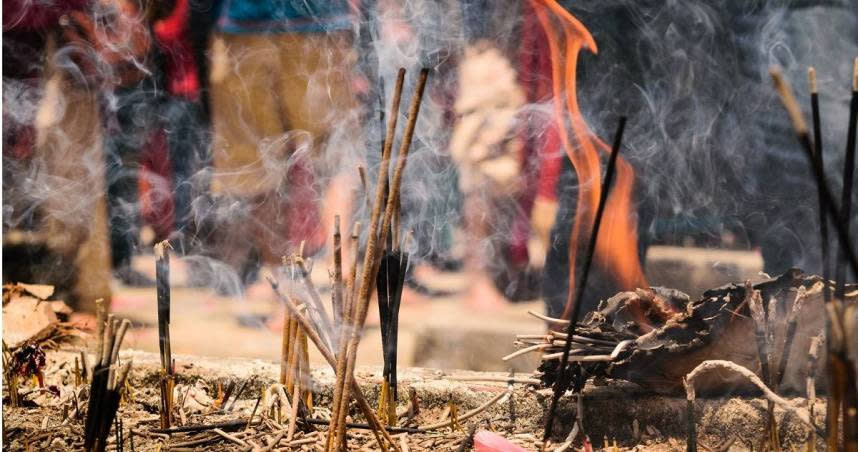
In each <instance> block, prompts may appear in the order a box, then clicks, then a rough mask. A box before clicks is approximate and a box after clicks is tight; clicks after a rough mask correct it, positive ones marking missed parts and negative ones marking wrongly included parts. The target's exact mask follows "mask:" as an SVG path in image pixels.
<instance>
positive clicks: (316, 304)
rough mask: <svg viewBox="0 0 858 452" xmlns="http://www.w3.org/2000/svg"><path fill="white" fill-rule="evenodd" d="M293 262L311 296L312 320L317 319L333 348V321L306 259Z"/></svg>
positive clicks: (293, 259)
mask: <svg viewBox="0 0 858 452" xmlns="http://www.w3.org/2000/svg"><path fill="white" fill-rule="evenodd" d="M301 243H302V246H301V248H302V249H303V243H304V242H301ZM292 261H293V262H294V263H295V264H297V265H298V269H299V270H300V271H299V273H300V274H301V279H302V280H303V281H304V287H306V288H307V293H308V294H309V295H310V303H308V307H309V313H310V318H315V319H316V324H317V325H316V326H317V327H318V328H319V333H320V335H321V337H322V338H323V339H325V343H327V344H328V346H331V347H332V346H333V344H335V342H334V341H333V338H332V332H333V326H332V325H331V319H330V317H328V312H327V311H326V310H325V306H324V305H323V304H322V297H321V296H319V291H318V290H316V285H315V284H313V280H312V279H311V278H310V270H309V269H308V268H307V263H306V262H305V261H304V257H303V255H301V254H299V255H297V256H294V257H293V258H292Z"/></svg>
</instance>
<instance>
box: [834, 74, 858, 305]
mask: <svg viewBox="0 0 858 452" xmlns="http://www.w3.org/2000/svg"><path fill="white" fill-rule="evenodd" d="M856 124H858V58H856V59H855V63H854V66H853V72H852V100H851V101H850V103H849V125H848V129H847V130H848V132H847V135H846V157H845V159H844V162H843V193H842V196H841V201H840V222H841V224H843V226H844V227H845V228H846V230H847V231H848V230H849V223H850V220H851V219H852V217H851V215H852V186H853V184H854V179H855V129H856ZM843 248H844V247H843V246H841V247H840V248H839V249H838V252H837V261H835V267H834V268H835V270H834V271H835V273H834V279H835V280H836V281H837V285H836V286H835V290H834V296H835V298H837V299H838V300H841V301H842V300H843V297H844V295H845V288H846V268H845V267H844V265H843V264H844V256H843V252H844V249H843ZM852 271H853V273H858V270H856V269H855V268H853V269H852Z"/></svg>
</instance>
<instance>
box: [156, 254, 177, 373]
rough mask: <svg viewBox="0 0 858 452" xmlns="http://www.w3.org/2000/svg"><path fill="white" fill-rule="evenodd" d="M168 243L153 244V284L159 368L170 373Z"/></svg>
mask: <svg viewBox="0 0 858 452" xmlns="http://www.w3.org/2000/svg"><path fill="white" fill-rule="evenodd" d="M169 247H170V243H169V242H167V241H163V242H161V243H158V244H157V245H155V255H156V256H158V260H157V261H156V262H155V286H156V289H157V293H158V346H159V348H160V351H161V369H162V370H164V372H165V373H170V372H169V370H170V363H171V362H172V359H173V358H172V353H171V352H170V254H169V252H168V251H167V248H169Z"/></svg>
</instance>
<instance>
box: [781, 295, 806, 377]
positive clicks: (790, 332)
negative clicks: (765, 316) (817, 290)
mask: <svg viewBox="0 0 858 452" xmlns="http://www.w3.org/2000/svg"><path fill="white" fill-rule="evenodd" d="M806 298H807V289H805V288H804V286H799V288H798V289H797V290H796V294H795V301H793V302H792V309H790V311H789V314H788V315H787V329H786V338H785V339H784V349H783V351H782V352H781V359H780V361H779V363H778V368H777V373H776V374H775V385H774V388H773V389H774V390H775V391H777V389H778V388H779V387H780V385H781V383H782V382H783V379H784V374H785V373H786V367H787V362H788V360H789V354H790V351H791V350H792V343H793V340H794V339H795V332H796V330H797V329H798V313H799V311H801V308H802V307H803V306H804V300H805V299H806Z"/></svg>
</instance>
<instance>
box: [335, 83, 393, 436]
mask: <svg viewBox="0 0 858 452" xmlns="http://www.w3.org/2000/svg"><path fill="white" fill-rule="evenodd" d="M404 80H405V69H403V68H400V69H399V71H398V73H397V76H396V85H395V88H394V91H393V102H392V104H391V109H390V110H391V113H390V115H388V119H387V135H386V137H385V141H384V146H383V149H384V151H383V153H382V156H381V165H380V166H379V176H378V183H377V186H376V193H375V204H374V205H373V208H372V211H371V214H370V224H369V234H368V239H367V244H366V251H365V254H364V265H363V274H362V277H361V288H360V290H359V292H360V295H359V296H358V297H355V298H354V299H353V300H352V301H351V303H352V305H353V306H352V307H351V308H352V309H353V310H354V312H355V315H353V316H352V319H350V320H351V322H350V324H349V328H350V329H352V330H354V329H355V325H356V321H357V319H356V317H357V313H358V312H359V311H360V308H359V303H360V300H362V299H363V297H364V296H365V295H368V293H369V283H368V281H367V280H368V279H369V277H370V273H371V269H372V268H373V266H374V261H375V253H376V249H375V248H376V240H377V231H378V224H379V217H381V203H382V200H383V197H384V188H385V187H384V184H383V183H382V181H384V180H387V173H388V167H389V166H390V153H391V149H392V147H393V137H394V136H395V133H396V122H397V118H399V103H400V100H401V99H402V85H403V82H404ZM373 276H374V275H373ZM364 286H366V287H364ZM364 289H366V290H364ZM364 292H366V293H364ZM350 334H352V332H351V331H345V332H344V333H343V334H342V335H341V338H340V343H339V347H338V348H339V351H338V353H337V364H336V367H335V373H336V376H337V379H336V382H335V385H334V391H333V392H334V398H333V406H332V407H331V428H330V429H329V430H328V437H327V442H326V450H328V451H332V450H334V447H335V446H336V445H335V442H336V438H337V430H339V424H340V419H345V415H344V414H343V415H340V411H341V405H342V401H343V400H346V401H348V397H345V396H343V393H344V392H347V389H346V388H347V380H349V378H350V377H349V376H348V374H346V369H347V368H348V362H347V361H348V360H347V356H346V355H348V347H349V340H348V337H349V335H350ZM342 409H343V410H344V409H345V407H342Z"/></svg>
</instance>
